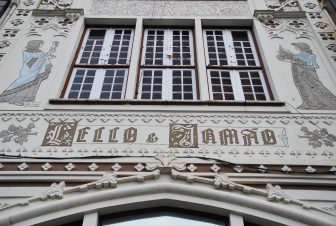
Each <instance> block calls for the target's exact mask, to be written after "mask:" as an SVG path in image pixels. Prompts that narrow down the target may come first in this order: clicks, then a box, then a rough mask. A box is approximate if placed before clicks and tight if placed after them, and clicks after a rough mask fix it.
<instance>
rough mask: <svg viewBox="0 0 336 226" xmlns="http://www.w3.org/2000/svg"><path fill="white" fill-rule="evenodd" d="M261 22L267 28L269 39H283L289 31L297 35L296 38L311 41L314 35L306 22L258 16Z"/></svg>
mask: <svg viewBox="0 0 336 226" xmlns="http://www.w3.org/2000/svg"><path fill="white" fill-rule="evenodd" d="M258 19H259V21H261V22H262V23H263V25H264V27H265V30H266V32H267V34H268V37H269V38H271V39H273V38H280V39H283V34H282V33H284V32H285V31H289V32H291V33H294V34H295V35H296V38H297V39H298V38H308V39H311V37H312V34H311V32H310V30H309V26H308V24H307V22H306V21H305V20H300V19H297V20H289V19H272V17H270V15H268V17H263V16H262V15H258Z"/></svg>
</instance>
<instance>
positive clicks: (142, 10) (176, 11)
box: [90, 0, 250, 17]
mask: <svg viewBox="0 0 336 226" xmlns="http://www.w3.org/2000/svg"><path fill="white" fill-rule="evenodd" d="M90 12H91V14H92V15H109V16H225V17H228V16H250V12H249V6H248V3H247V2H246V1H204V0H203V1H200V0H197V1H169V0H168V1H164V0H163V1H152V0H135V1H128V0H114V1H109V0H93V2H92V8H91V10H90Z"/></svg>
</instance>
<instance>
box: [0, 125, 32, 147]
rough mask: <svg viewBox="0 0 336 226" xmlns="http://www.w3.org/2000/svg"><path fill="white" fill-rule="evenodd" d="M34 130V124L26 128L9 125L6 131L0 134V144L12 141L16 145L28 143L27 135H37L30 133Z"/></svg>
mask: <svg viewBox="0 0 336 226" xmlns="http://www.w3.org/2000/svg"><path fill="white" fill-rule="evenodd" d="M33 128H35V125H34V123H30V124H29V125H28V126H27V127H26V128H23V127H22V126H15V125H13V124H12V125H10V126H9V127H8V129H7V130H3V131H1V132H0V138H2V141H1V142H2V143H6V142H10V141H12V139H13V140H14V142H15V143H17V144H21V145H22V144H23V143H24V142H27V141H28V139H27V138H28V136H29V135H35V136H36V135H37V132H32V129H33Z"/></svg>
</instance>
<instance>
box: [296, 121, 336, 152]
mask: <svg viewBox="0 0 336 226" xmlns="http://www.w3.org/2000/svg"><path fill="white" fill-rule="evenodd" d="M301 131H302V132H303V133H304V135H300V136H299V137H300V138H306V139H308V141H309V145H311V146H313V148H317V147H321V146H322V145H325V146H329V147H334V144H333V143H334V142H336V136H335V135H334V134H330V133H329V132H328V130H327V129H325V128H322V129H320V130H318V129H315V130H313V131H310V130H309V129H308V128H307V127H305V126H304V127H302V128H301Z"/></svg>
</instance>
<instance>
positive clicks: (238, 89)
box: [230, 71, 245, 101]
mask: <svg viewBox="0 0 336 226" xmlns="http://www.w3.org/2000/svg"><path fill="white" fill-rule="evenodd" d="M230 77H231V82H232V88H233V93H234V97H235V100H236V101H243V100H245V97H244V92H243V88H242V84H241V81H240V75H239V72H238V71H230Z"/></svg>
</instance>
